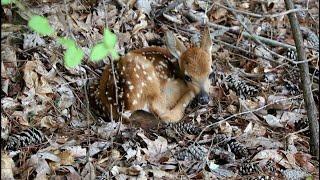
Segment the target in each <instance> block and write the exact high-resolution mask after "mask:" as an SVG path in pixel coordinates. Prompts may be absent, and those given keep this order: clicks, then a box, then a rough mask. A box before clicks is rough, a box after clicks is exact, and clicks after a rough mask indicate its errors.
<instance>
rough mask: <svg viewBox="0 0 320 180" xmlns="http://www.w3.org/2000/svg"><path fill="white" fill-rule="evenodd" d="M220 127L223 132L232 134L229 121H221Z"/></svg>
mask: <svg viewBox="0 0 320 180" xmlns="http://www.w3.org/2000/svg"><path fill="white" fill-rule="evenodd" d="M219 127H220V131H221V133H223V134H226V135H231V134H232V127H231V125H230V124H229V123H228V122H223V123H220V124H219Z"/></svg>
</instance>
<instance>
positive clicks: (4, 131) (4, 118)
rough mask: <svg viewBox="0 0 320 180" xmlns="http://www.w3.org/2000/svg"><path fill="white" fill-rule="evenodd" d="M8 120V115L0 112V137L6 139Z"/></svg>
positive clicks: (8, 129)
mask: <svg viewBox="0 0 320 180" xmlns="http://www.w3.org/2000/svg"><path fill="white" fill-rule="evenodd" d="M9 131H10V127H9V120H8V117H7V116H5V115H3V114H2V113H1V139H3V140H5V141H6V140H7V139H8V136H9Z"/></svg>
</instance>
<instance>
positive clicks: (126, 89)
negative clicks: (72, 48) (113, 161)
mask: <svg viewBox="0 0 320 180" xmlns="http://www.w3.org/2000/svg"><path fill="white" fill-rule="evenodd" d="M166 43H167V48H168V49H165V48H160V47H149V48H142V49H138V50H133V51H131V52H129V53H128V54H126V55H125V56H123V57H121V58H120V60H119V61H117V62H114V64H110V65H107V66H106V67H105V69H104V72H103V74H102V76H101V78H100V81H99V83H98V84H97V85H98V87H94V86H92V87H91V90H94V89H95V93H94V94H93V96H94V98H92V99H94V102H93V103H94V104H97V105H98V106H99V108H101V109H102V111H103V112H104V113H107V114H108V115H109V117H110V118H111V117H112V118H118V117H119V115H121V114H126V113H127V112H130V113H131V112H133V111H136V110H145V111H148V112H152V113H153V114H155V115H156V116H157V117H159V118H160V119H161V120H163V121H165V122H177V121H179V120H181V118H182V117H183V113H184V110H185V107H186V106H187V105H188V104H189V103H190V102H191V101H192V99H194V98H195V97H197V98H198V100H199V102H200V104H206V103H208V101H209V96H208V91H209V86H210V79H209V77H210V75H211V73H212V69H211V66H212V60H211V45H212V42H211V39H210V35H209V31H208V29H206V30H205V31H204V33H203V34H202V40H201V46H200V47H193V48H189V49H187V48H185V47H184V45H183V44H182V43H181V42H180V41H179V40H178V39H177V38H176V37H175V36H174V35H173V33H172V32H167V34H166ZM175 58H176V59H178V61H176V60H175ZM91 94H92V93H91Z"/></svg>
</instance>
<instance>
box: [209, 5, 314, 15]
mask: <svg viewBox="0 0 320 180" xmlns="http://www.w3.org/2000/svg"><path fill="white" fill-rule="evenodd" d="M214 5H217V6H219V7H222V8H224V9H226V10H229V11H234V12H237V13H241V14H245V15H249V16H252V17H256V18H275V17H278V16H284V15H286V14H289V13H293V12H300V11H308V9H290V10H288V11H285V12H281V13H276V14H256V13H252V12H247V11H241V10H238V9H232V8H230V7H227V6H225V5H222V4H220V3H216V2H213V3H212V5H211V7H210V8H209V10H210V9H211V8H212V7H213V6H214Z"/></svg>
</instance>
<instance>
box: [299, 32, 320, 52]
mask: <svg viewBox="0 0 320 180" xmlns="http://www.w3.org/2000/svg"><path fill="white" fill-rule="evenodd" d="M300 29H301V32H302V35H303V38H304V39H306V40H307V41H308V43H309V44H310V46H312V47H313V48H315V49H316V50H317V51H318V52H319V38H318V36H317V35H316V34H315V33H314V32H313V31H311V30H310V29H309V28H306V27H301V28H300Z"/></svg>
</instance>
